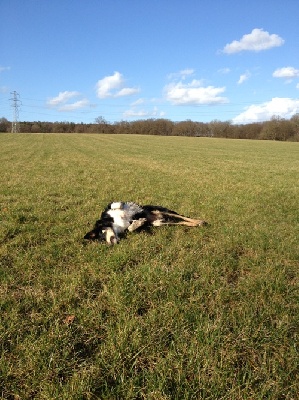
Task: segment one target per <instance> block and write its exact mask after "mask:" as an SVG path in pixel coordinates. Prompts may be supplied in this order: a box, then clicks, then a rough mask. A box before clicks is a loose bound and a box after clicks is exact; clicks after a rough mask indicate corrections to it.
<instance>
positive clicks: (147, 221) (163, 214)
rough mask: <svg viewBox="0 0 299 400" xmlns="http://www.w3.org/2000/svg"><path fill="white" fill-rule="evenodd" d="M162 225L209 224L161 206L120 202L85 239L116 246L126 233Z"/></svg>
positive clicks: (97, 222) (107, 212)
mask: <svg viewBox="0 0 299 400" xmlns="http://www.w3.org/2000/svg"><path fill="white" fill-rule="evenodd" d="M162 225H184V226H190V227H195V226H204V225H207V222H206V221H204V220H201V219H194V218H188V217H185V216H184V215H180V214H178V213H177V212H175V211H172V210H169V209H168V208H165V207H161V206H152V205H146V206H141V205H139V204H136V203H133V202H122V201H118V202H113V203H110V204H108V206H107V207H106V208H105V210H104V211H103V212H102V215H101V218H100V219H99V220H98V221H96V223H95V225H94V228H93V229H92V230H91V231H90V232H88V233H86V235H85V236H84V239H87V240H98V241H105V242H106V243H108V244H111V245H114V244H117V243H118V242H119V241H120V239H121V238H122V237H123V236H124V234H125V233H126V232H133V231H136V230H137V229H146V228H149V227H151V226H162Z"/></svg>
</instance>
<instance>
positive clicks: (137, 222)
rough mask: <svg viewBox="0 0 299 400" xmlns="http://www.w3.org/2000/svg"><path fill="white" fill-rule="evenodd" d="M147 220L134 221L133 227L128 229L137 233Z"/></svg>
mask: <svg viewBox="0 0 299 400" xmlns="http://www.w3.org/2000/svg"><path fill="white" fill-rule="evenodd" d="M146 221H147V219H146V218H139V219H134V220H133V221H132V222H131V225H130V226H129V227H128V231H129V232H133V231H136V229H138V228H140V227H141V226H143V225H144V224H145V223H146Z"/></svg>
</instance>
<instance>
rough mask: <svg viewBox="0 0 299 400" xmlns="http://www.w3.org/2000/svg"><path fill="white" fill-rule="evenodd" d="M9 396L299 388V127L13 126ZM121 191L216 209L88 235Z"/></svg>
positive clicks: (181, 395)
mask: <svg viewBox="0 0 299 400" xmlns="http://www.w3.org/2000/svg"><path fill="white" fill-rule="evenodd" d="M0 161H1V174H0V195H1V199H0V200H1V226H0V284H1V286H0V307H1V309H0V321H1V322H0V347H1V360H0V395H1V396H2V398H3V399H10V400H12V399H14V400H16V399H22V400H23V399H60V400H61V399H62V400H69V399H82V400H83V399H84V400H87V399H153V400H162V399H163V400H166V399H178V400H181V399H227V400H240V399H250V400H251V399H254V400H259V399H275V400H276V399H286V400H294V399H297V398H298V397H297V395H298V393H299V379H298V328H299V324H298V316H299V310H298V300H299V299H298V237H299V232H298V225H299V224H298V222H299V221H298V198H299V189H298V176H299V146H298V144H296V143H277V142H269V141H267V142H263V141H258V142H255V141H246V140H242V141H235V140H225V139H223V140H222V139H208V138H179V137H151V136H125V135H120V136H118V135H115V136H110V135H54V134H51V135H42V134H40V135H26V134H20V135H13V134H1V136H0ZM113 200H133V201H136V202H139V203H141V204H149V203H150V204H160V205H163V206H165V207H169V208H171V209H174V210H176V211H178V212H180V213H182V214H185V215H189V216H191V217H201V218H204V219H206V220H207V221H209V223H210V225H209V226H208V227H206V228H202V229H201V228H199V229H197V228H185V227H162V228H158V229H154V230H153V232H152V234H147V233H139V234H137V233H132V234H130V235H128V236H127V238H126V239H124V240H123V241H122V242H121V243H120V244H119V245H117V246H114V247H108V246H106V245H104V244H97V243H92V244H86V243H84V241H83V240H82V237H83V236H84V234H85V233H86V232H87V231H88V230H89V229H90V227H91V226H92V225H93V223H94V222H95V220H96V218H97V217H98V216H99V215H100V212H101V210H102V208H103V207H104V206H105V205H106V204H107V203H108V202H110V201H113Z"/></svg>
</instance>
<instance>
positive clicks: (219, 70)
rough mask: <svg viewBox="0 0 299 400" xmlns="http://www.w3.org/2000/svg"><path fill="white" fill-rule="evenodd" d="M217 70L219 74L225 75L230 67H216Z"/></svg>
mask: <svg viewBox="0 0 299 400" xmlns="http://www.w3.org/2000/svg"><path fill="white" fill-rule="evenodd" d="M218 72H219V73H220V74H223V75H226V74H229V73H230V68H220V69H218Z"/></svg>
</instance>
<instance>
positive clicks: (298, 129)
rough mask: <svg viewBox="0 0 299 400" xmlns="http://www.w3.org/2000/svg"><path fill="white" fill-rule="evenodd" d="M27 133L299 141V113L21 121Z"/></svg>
mask: <svg viewBox="0 0 299 400" xmlns="http://www.w3.org/2000/svg"><path fill="white" fill-rule="evenodd" d="M19 128H20V132H24V133H109V134H135V135H136V134H139V135H162V136H192V137H215V138H232V139H261V140H279V141H296V142H298V141H299V113H298V114H295V115H294V116H293V117H292V118H290V119H284V118H280V117H277V116H273V117H272V118H271V120H270V121H266V122H255V123H249V124H244V125H235V124H232V123H231V122H230V121H218V120H214V121H211V122H206V123H204V122H194V121H191V120H186V121H180V122H173V121H170V120H168V119H163V118H160V119H144V120H137V121H130V122H129V121H120V122H114V123H109V122H107V121H106V120H105V119H104V118H103V117H98V118H96V120H95V122H94V123H83V122H81V123H74V122H42V121H34V122H20V123H19ZM10 131H11V122H9V121H8V120H7V119H6V118H0V132H10Z"/></svg>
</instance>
